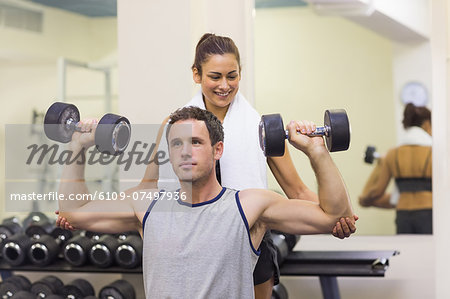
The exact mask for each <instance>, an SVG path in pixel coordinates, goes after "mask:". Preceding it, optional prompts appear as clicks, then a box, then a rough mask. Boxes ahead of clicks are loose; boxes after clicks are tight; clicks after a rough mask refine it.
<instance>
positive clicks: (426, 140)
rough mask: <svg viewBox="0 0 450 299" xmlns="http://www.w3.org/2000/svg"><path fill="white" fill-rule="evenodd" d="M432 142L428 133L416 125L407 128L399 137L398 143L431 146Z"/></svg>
mask: <svg viewBox="0 0 450 299" xmlns="http://www.w3.org/2000/svg"><path fill="white" fill-rule="evenodd" d="M432 143H433V139H432V138H431V136H430V134H428V133H427V132H426V131H425V130H424V129H422V128H421V127H417V126H413V127H409V128H407V129H406V130H405V133H404V134H403V135H402V136H400V138H399V144H400V145H420V146H431V145H432Z"/></svg>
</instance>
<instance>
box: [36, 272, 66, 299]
mask: <svg viewBox="0 0 450 299" xmlns="http://www.w3.org/2000/svg"><path fill="white" fill-rule="evenodd" d="M63 286H64V283H63V282H62V281H61V279H59V278H58V277H56V276H54V275H48V276H45V277H43V278H41V279H39V280H38V281H36V282H34V283H33V284H32V285H31V288H30V292H31V293H33V295H34V298H48V297H49V296H50V295H51V294H59V293H60V292H61V290H62V288H63Z"/></svg>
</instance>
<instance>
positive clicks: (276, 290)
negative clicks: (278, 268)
mask: <svg viewBox="0 0 450 299" xmlns="http://www.w3.org/2000/svg"><path fill="white" fill-rule="evenodd" d="M288 298H289V296H288V292H287V290H286V287H285V286H284V285H283V284H282V283H281V282H280V283H279V284H277V285H276V286H274V287H273V289H272V299H288Z"/></svg>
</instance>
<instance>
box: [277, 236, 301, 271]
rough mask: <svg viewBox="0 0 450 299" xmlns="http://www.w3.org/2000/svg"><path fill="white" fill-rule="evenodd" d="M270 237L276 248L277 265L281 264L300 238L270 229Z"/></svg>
mask: <svg viewBox="0 0 450 299" xmlns="http://www.w3.org/2000/svg"><path fill="white" fill-rule="evenodd" d="M270 237H271V239H272V242H273V244H274V246H275V248H276V250H277V261H278V265H280V266H281V265H282V264H283V262H284V260H285V259H286V257H287V256H288V255H289V253H290V252H291V251H292V249H293V248H294V246H295V244H297V242H298V240H300V236H298V235H292V234H287V233H283V232H278V231H271V234H270Z"/></svg>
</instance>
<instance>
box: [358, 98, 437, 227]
mask: <svg viewBox="0 0 450 299" xmlns="http://www.w3.org/2000/svg"><path fill="white" fill-rule="evenodd" d="M403 127H404V128H405V134H404V136H403V137H402V138H401V140H400V146H398V147H395V148H392V149H390V150H389V151H388V152H387V154H386V156H385V157H383V158H380V159H379V160H378V163H377V165H376V167H375V168H374V169H373V171H372V173H371V175H370V177H369V179H368V181H367V183H366V185H365V187H364V190H363V194H362V195H361V196H360V198H359V202H360V204H361V205H362V206H365V207H369V206H375V207H380V208H396V214H397V215H396V220H395V222H396V226H397V233H398V234H432V232H433V229H432V224H433V221H432V207H433V203H432V188H431V185H432V184H431V174H432V171H431V165H432V156H431V145H432V139H431V111H430V110H429V109H428V108H426V107H417V106H414V105H413V104H411V103H409V104H407V105H406V107H405V110H404V112H403ZM391 178H393V179H395V187H396V189H395V190H396V191H394V192H393V195H392V196H391V194H388V193H386V188H387V186H388V184H389V181H390V180H391Z"/></svg>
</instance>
